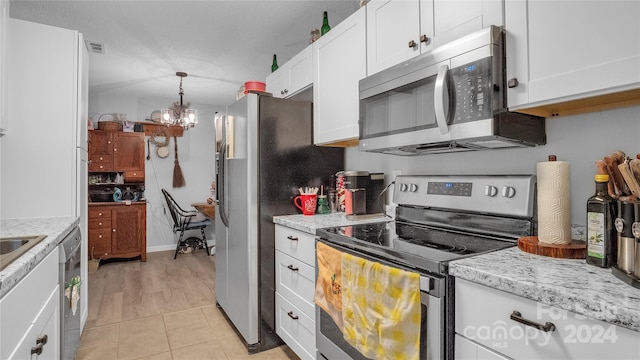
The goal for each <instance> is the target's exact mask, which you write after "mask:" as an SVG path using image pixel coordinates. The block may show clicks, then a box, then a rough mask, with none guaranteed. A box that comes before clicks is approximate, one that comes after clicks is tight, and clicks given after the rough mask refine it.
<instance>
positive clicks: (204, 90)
mask: <svg viewBox="0 0 640 360" xmlns="http://www.w3.org/2000/svg"><path fill="white" fill-rule="evenodd" d="M2 1H4V0H2ZM358 8H359V1H358V0H340V1H335V0H320V1H310V0H288V1H275V0H274V1H272V0H263V1H248V0H235V1H223V0H200V1H185V0H171V1H152V0H144V1H122V0H111V1H96V0H82V1H79V0H75V1H58V0H55V1H53V0H49V1H34V0H11V1H10V8H9V10H10V16H11V17H12V18H17V19H22V20H28V21H33V22H38V23H42V24H48V25H53V26H58V27H63V28H68V29H74V30H78V31H79V32H81V33H82V34H83V35H84V38H85V40H89V41H91V42H97V43H101V44H103V45H104V48H105V54H96V53H90V54H89V92H90V93H91V94H92V95H95V94H96V93H101V92H108V91H116V92H117V93H118V94H119V95H127V96H132V97H175V98H176V99H177V98H178V87H179V82H180V78H179V77H177V76H176V75H175V73H176V72H177V71H183V72H186V73H188V74H189V75H188V77H186V78H185V79H184V82H183V87H184V93H185V94H184V100H185V102H192V103H198V104H210V105H217V106H226V105H229V104H231V103H232V102H234V101H235V99H236V93H237V91H238V89H239V87H240V86H241V85H242V84H243V83H244V82H245V81H247V80H259V81H264V80H265V78H266V76H267V75H268V74H269V73H270V72H271V61H272V57H273V54H277V56H278V64H280V65H282V64H284V63H285V62H286V61H287V60H288V59H290V58H291V57H292V56H294V55H295V54H297V53H298V52H300V51H301V50H302V49H304V48H305V47H306V46H308V44H309V38H310V31H311V29H313V28H320V26H321V25H322V12H323V11H325V10H326V11H328V16H329V23H330V24H331V25H333V26H335V25H336V24H338V23H339V22H340V21H342V20H343V19H345V18H346V17H347V16H349V15H350V14H352V13H353V12H354V11H356V10H357V9H358ZM43 56H46V54H43Z"/></svg>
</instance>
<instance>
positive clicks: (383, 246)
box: [317, 221, 516, 273]
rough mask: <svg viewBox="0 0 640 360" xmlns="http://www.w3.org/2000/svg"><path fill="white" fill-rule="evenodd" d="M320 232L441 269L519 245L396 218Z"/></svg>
mask: <svg viewBox="0 0 640 360" xmlns="http://www.w3.org/2000/svg"><path fill="white" fill-rule="evenodd" d="M317 235H318V236H320V237H322V238H324V239H326V240H328V241H329V242H335V243H338V244H340V245H343V246H347V247H348V248H351V249H354V250H355V251H356V252H357V251H363V252H365V253H368V254H370V255H374V256H379V257H382V258H385V259H391V260H395V261H399V262H401V263H404V264H407V265H412V266H416V267H418V268H422V269H425V270H429V271H436V272H438V273H445V272H446V264H447V263H448V262H449V261H451V260H457V259H461V258H464V257H468V256H473V255H478V254H482V253H486V252H490V251H494V250H499V249H505V248H508V247H512V246H515V245H516V242H514V241H513V240H511V241H509V240H505V239H500V238H493V237H490V236H486V235H474V234H465V233H462V232H457V231H451V230H442V229H437V228H431V227H427V226H420V225H415V224H407V223H403V222H393V221H392V222H386V223H369V224H361V225H351V226H341V227H335V228H327V229H319V230H318V231H317Z"/></svg>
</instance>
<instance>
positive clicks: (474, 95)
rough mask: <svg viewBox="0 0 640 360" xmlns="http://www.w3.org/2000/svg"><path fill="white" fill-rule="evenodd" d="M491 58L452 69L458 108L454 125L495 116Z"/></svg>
mask: <svg viewBox="0 0 640 360" xmlns="http://www.w3.org/2000/svg"><path fill="white" fill-rule="evenodd" d="M491 60H492V58H491V57H486V58H484V59H480V60H477V61H474V62H470V63H467V64H465V65H462V66H458V67H456V68H453V69H451V71H450V72H451V81H452V85H453V92H454V94H453V96H455V101H454V102H453V103H454V104H456V105H455V106H456V108H455V109H454V113H453V118H454V120H453V123H454V124H455V123H458V124H459V123H463V122H469V121H474V120H482V119H488V118H490V117H491V116H492V114H493V109H492V106H491V104H492V96H493V81H492V74H491V66H492V65H491Z"/></svg>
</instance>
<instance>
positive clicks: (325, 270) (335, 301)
mask: <svg viewBox="0 0 640 360" xmlns="http://www.w3.org/2000/svg"><path fill="white" fill-rule="evenodd" d="M316 257H317V260H318V278H317V280H316V291H315V302H316V304H317V305H318V306H320V307H321V308H322V309H323V310H324V311H326V312H327V314H329V315H330V316H331V318H332V319H333V321H334V322H335V323H336V325H338V328H339V329H340V330H342V290H341V286H340V283H341V281H342V276H341V275H340V274H341V268H342V252H341V251H339V250H336V249H334V248H332V247H330V246H327V245H325V244H323V243H321V242H318V243H317V244H316Z"/></svg>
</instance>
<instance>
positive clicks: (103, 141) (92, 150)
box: [88, 130, 113, 156]
mask: <svg viewBox="0 0 640 360" xmlns="http://www.w3.org/2000/svg"><path fill="white" fill-rule="evenodd" d="M88 150H89V156H91V155H111V154H112V153H113V132H111V131H105V130H91V131H89V149H88Z"/></svg>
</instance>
